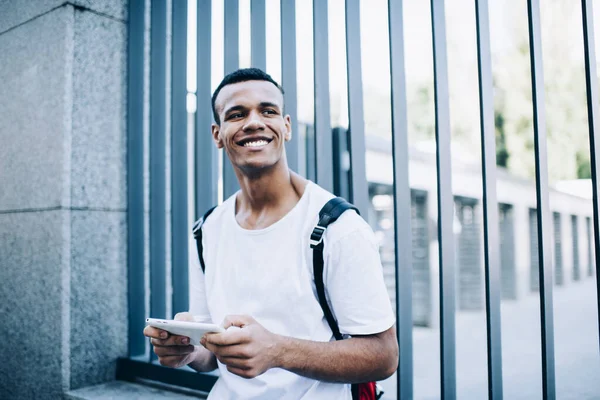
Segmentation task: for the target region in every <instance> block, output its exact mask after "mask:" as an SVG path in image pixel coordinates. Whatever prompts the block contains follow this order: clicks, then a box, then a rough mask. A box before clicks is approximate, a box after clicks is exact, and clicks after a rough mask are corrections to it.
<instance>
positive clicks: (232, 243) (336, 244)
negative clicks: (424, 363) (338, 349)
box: [190, 182, 395, 400]
mask: <svg viewBox="0 0 600 400" xmlns="http://www.w3.org/2000/svg"><path fill="white" fill-rule="evenodd" d="M235 197H236V195H234V196H232V197H230V198H229V199H227V200H226V201H225V202H224V203H223V204H222V205H220V206H219V207H217V208H216V209H215V210H214V211H213V213H212V214H211V215H210V216H209V217H208V218H207V220H206V222H205V223H204V226H203V235H202V240H203V246H204V247H203V252H204V263H205V266H206V272H205V274H204V273H202V270H201V268H200V262H199V261H198V251H197V249H196V246H195V244H194V243H193V242H192V243H191V244H190V312H191V313H192V314H194V315H195V316H196V318H197V320H199V321H202V322H214V323H216V324H220V323H221V322H222V321H223V319H224V318H225V317H226V316H227V315H232V314H235V315H240V314H242V315H249V316H251V317H253V318H254V319H256V321H258V322H259V323H260V324H262V325H263V326H264V327H265V328H266V329H268V330H269V331H271V332H273V333H276V334H280V335H285V336H290V337H295V338H299V339H306V340H313V341H321V342H327V341H331V340H335V339H334V338H333V334H332V332H331V329H330V328H329V325H328V324H327V321H326V319H325V317H324V315H323V311H322V310H321V307H320V305H319V301H318V299H317V292H316V289H315V283H314V279H313V263H312V249H311V248H310V244H309V238H310V233H311V232H312V229H313V228H314V226H315V225H316V223H317V221H318V215H319V211H320V210H321V208H322V207H323V205H325V203H326V202H327V201H328V200H330V199H331V198H332V197H333V195H332V194H331V193H329V192H327V191H326V190H324V189H322V188H321V187H319V186H317V185H316V184H314V183H312V182H309V183H308V185H307V187H306V189H305V192H304V194H303V195H302V197H301V199H300V200H299V202H298V203H297V204H296V206H295V207H294V208H293V209H292V210H291V211H290V212H289V213H288V214H287V215H285V216H284V217H283V218H282V219H280V220H279V221H277V222H276V223H274V224H272V225H271V226H269V227H267V228H265V229H258V230H247V229H244V228H242V227H240V226H239V224H238V223H237V221H236V219H235ZM324 242H325V249H324V254H323V256H324V257H323V258H324V264H325V266H324V275H323V278H324V282H325V289H326V293H327V297H328V299H329V302H330V305H331V309H332V311H333V313H334V315H335V317H336V319H337V321H338V324H339V327H340V331H341V333H342V334H348V335H367V334H375V333H379V332H383V331H385V330H387V329H388V328H390V327H391V326H392V325H393V324H394V322H395V317H394V314H393V312H392V308H391V304H390V300H389V297H388V295H387V291H386V287H385V284H384V280H383V273H382V267H381V261H380V259H379V252H378V246H377V243H376V241H375V237H374V235H373V231H372V230H371V228H370V226H369V225H368V224H367V223H366V222H365V221H364V220H363V219H362V218H361V217H360V216H358V215H357V214H356V213H355V212H354V211H346V212H345V213H344V214H343V215H342V216H341V217H340V218H339V219H338V220H337V221H336V222H335V223H333V224H331V225H330V226H329V227H328V228H327V231H326V233H325V235H324ZM219 371H220V378H219V379H218V381H217V383H216V384H215V386H214V388H213V389H212V391H211V393H210V395H209V397H208V398H209V399H211V400H214V399H218V400H227V399H278V400H280V399H290V400H292V399H293V400H298V399H311V400H319V399H351V397H352V396H351V394H350V385H347V384H339V383H325V382H320V381H316V380H313V379H309V378H305V377H302V376H300V375H297V374H294V373H292V372H289V371H286V370H284V369H280V368H274V369H271V370H268V371H267V372H265V373H264V374H262V375H260V376H258V377H256V378H254V379H244V378H241V377H239V376H237V375H234V374H232V373H230V372H229V371H227V368H226V367H225V366H224V365H223V364H221V363H219Z"/></svg>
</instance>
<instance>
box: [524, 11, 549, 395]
mask: <svg viewBox="0 0 600 400" xmlns="http://www.w3.org/2000/svg"><path fill="white" fill-rule="evenodd" d="M527 10H528V19H529V52H530V56H531V83H532V95H533V96H532V97H533V128H534V147H535V174H536V193H537V212H538V219H537V231H538V236H539V241H538V254H539V263H540V268H539V271H540V274H539V275H540V314H541V324H542V387H543V395H544V399H554V398H555V397H556V381H555V371H554V369H555V368H554V315H553V305H552V254H551V246H550V237H549V232H548V231H547V230H545V229H544V227H545V226H546V227H548V226H550V223H551V221H552V220H551V219H550V208H549V204H548V203H549V194H548V157H547V151H546V120H545V110H544V75H543V66H542V33H541V25H540V5H539V0H528V1H527Z"/></svg>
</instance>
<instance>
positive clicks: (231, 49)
mask: <svg viewBox="0 0 600 400" xmlns="http://www.w3.org/2000/svg"><path fill="white" fill-rule="evenodd" d="M239 13H240V11H239V2H238V0H225V25H224V26H225V39H224V44H225V74H229V73H231V72H233V71H235V70H236V69H238V68H239V64H240V54H239V49H240V38H239V36H240V35H239V31H240V27H239ZM238 189H239V184H238V181H237V177H236V176H235V172H234V170H233V166H232V165H231V162H230V161H229V157H228V156H227V152H226V151H225V150H223V199H227V198H228V197H229V196H231V195H232V194H234V193H235V192H236V191H237V190H238Z"/></svg>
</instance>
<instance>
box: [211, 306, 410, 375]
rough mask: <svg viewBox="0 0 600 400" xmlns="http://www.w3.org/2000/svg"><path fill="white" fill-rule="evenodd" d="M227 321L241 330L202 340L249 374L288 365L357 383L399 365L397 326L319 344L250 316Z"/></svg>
mask: <svg viewBox="0 0 600 400" xmlns="http://www.w3.org/2000/svg"><path fill="white" fill-rule="evenodd" d="M224 325H225V326H239V327H241V328H242V329H239V330H235V331H228V332H226V333H221V334H207V335H206V336H205V337H204V338H203V339H202V344H203V345H204V346H205V347H206V348H207V349H208V350H210V351H211V352H212V353H214V354H215V356H216V357H217V359H218V360H219V361H221V362H222V363H223V364H225V365H227V369H228V370H229V372H231V373H234V374H236V375H239V376H241V377H244V378H253V377H256V376H258V375H260V374H262V373H264V372H265V371H267V370H268V369H271V368H283V369H286V370H288V371H291V372H294V373H296V374H298V375H302V376H305V377H308V378H312V379H316V380H320V381H327V382H344V383H356V382H366V381H372V380H382V379H385V378H387V377H389V376H391V375H392V374H393V373H394V371H395V370H396V368H397V366H398V343H397V340H396V330H395V328H394V327H391V328H389V329H388V330H386V331H384V332H381V333H378V334H374V335H366V336H357V337H352V338H350V339H346V340H339V341H335V342H315V341H309V340H301V339H295V338H290V337H285V336H281V335H276V334H274V333H272V332H269V331H268V330H267V329H265V328H264V327H263V326H262V325H260V324H259V323H258V322H256V321H255V320H254V319H253V318H251V317H248V316H232V317H228V318H226V321H225V323H224Z"/></svg>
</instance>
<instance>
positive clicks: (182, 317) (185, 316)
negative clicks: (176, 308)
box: [174, 311, 195, 322]
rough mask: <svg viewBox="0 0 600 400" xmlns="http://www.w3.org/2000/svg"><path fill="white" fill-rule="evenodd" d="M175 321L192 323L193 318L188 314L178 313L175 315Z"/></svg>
mask: <svg viewBox="0 0 600 400" xmlns="http://www.w3.org/2000/svg"><path fill="white" fill-rule="evenodd" d="M174 319H175V321H190V322H194V321H195V320H194V316H193V315H192V313H189V312H187V311H186V312H180V313H177V314H175V318H174Z"/></svg>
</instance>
